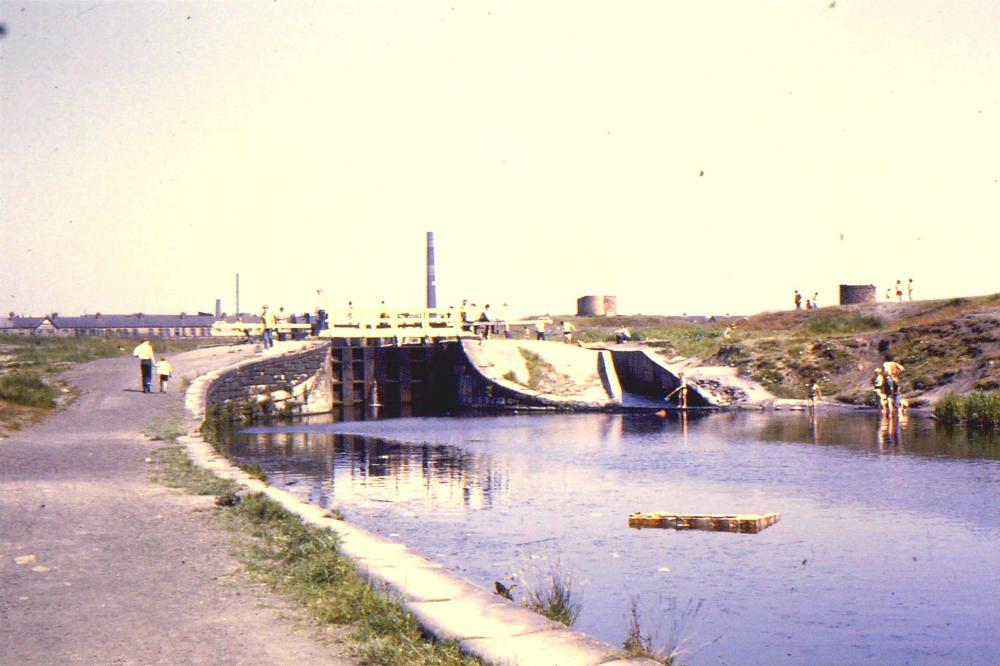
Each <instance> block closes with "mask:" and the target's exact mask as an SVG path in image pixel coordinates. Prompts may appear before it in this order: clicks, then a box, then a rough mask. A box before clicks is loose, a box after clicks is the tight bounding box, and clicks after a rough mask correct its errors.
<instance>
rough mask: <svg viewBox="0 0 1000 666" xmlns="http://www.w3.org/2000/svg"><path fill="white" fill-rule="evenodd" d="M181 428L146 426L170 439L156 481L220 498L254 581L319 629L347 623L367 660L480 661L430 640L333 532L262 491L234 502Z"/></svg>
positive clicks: (222, 516) (454, 664)
mask: <svg viewBox="0 0 1000 666" xmlns="http://www.w3.org/2000/svg"><path fill="white" fill-rule="evenodd" d="M181 432H182V431H181V429H180V423H179V420H177V419H175V418H168V419H163V420H160V421H156V422H153V423H151V424H150V425H149V426H148V427H147V428H146V433H147V434H148V435H149V436H150V437H153V438H154V439H161V440H163V441H165V442H167V443H168V445H167V446H165V447H163V448H161V449H159V450H157V451H156V452H155V454H154V455H155V460H156V461H157V462H160V463H162V465H161V466H160V470H159V471H158V473H157V474H156V476H154V479H155V480H156V481H158V482H159V483H161V484H163V485H165V486H168V487H170V488H178V489H181V490H183V491H185V492H188V493H192V494H197V495H215V496H217V498H218V499H217V502H216V504H217V505H218V508H217V509H216V516H217V519H218V520H219V522H220V523H221V525H222V526H223V527H224V528H225V529H227V530H228V531H229V532H230V534H231V535H232V540H233V544H234V545H233V550H234V555H235V557H236V558H237V559H238V560H239V561H240V562H241V563H242V565H243V567H244V570H245V572H246V573H247V575H248V576H249V578H250V579H251V580H253V581H255V582H262V583H264V584H266V585H267V586H268V587H269V588H271V589H272V590H274V591H275V592H277V593H278V594H280V595H282V596H284V597H286V598H288V599H291V600H292V601H293V602H294V603H295V605H296V607H297V608H298V609H300V610H301V611H303V612H304V613H305V614H306V615H307V616H308V617H309V618H310V619H311V621H312V622H313V623H314V625H315V626H316V627H317V628H318V629H319V630H321V631H322V630H323V629H329V628H331V627H347V639H348V641H349V644H350V646H351V649H352V650H353V652H354V653H355V654H356V655H357V656H358V657H359V658H360V660H361V661H362V662H363V663H365V664H381V665H383V666H409V665H410V664H427V665H428V666H466V665H468V666H473V665H477V664H481V662H480V661H479V660H478V659H475V658H473V657H469V656H467V655H464V654H462V651H461V650H460V649H459V647H458V645H457V644H456V643H453V642H449V643H440V642H437V641H433V640H429V639H427V638H426V637H425V636H424V634H423V630H422V629H421V628H420V625H419V624H418V623H417V621H416V620H415V619H414V618H413V617H412V616H411V615H409V614H408V613H406V611H404V610H403V608H402V607H401V606H400V604H399V602H398V601H396V600H395V599H393V598H392V597H390V596H389V595H387V594H385V593H383V592H381V591H379V590H377V589H375V588H374V587H373V586H371V585H370V584H368V583H366V582H365V581H363V580H361V578H360V577H359V576H358V575H357V573H356V572H355V570H354V566H353V564H352V563H351V561H350V560H349V559H347V558H346V557H344V556H342V555H340V553H339V552H338V541H337V536H336V534H334V533H333V532H331V531H330V530H325V529H320V528H316V527H312V526H307V525H304V524H303V523H302V521H301V520H300V519H299V518H298V517H297V516H295V515H293V514H292V513H290V512H288V511H287V510H285V509H284V508H283V507H282V506H281V505H279V504H277V503H276V502H274V501H272V500H270V499H269V498H267V497H265V496H264V495H250V496H248V497H245V498H243V499H242V501H233V500H234V498H236V497H237V496H236V494H235V492H234V491H235V489H236V486H235V484H233V483H232V482H230V481H226V480H223V479H220V478H218V477H216V476H215V475H214V474H212V473H210V472H208V471H206V470H204V469H202V468H201V467H198V466H197V465H195V464H193V463H192V462H191V460H190V459H189V458H188V457H187V453H186V451H185V450H184V448H183V447H181V446H179V445H177V444H176V437H177V436H178V435H179V434H181ZM261 471H262V470H261ZM219 500H222V501H219Z"/></svg>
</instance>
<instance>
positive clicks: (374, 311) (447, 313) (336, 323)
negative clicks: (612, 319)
mask: <svg viewBox="0 0 1000 666" xmlns="http://www.w3.org/2000/svg"><path fill="white" fill-rule="evenodd" d="M462 314H463V311H462V309H461V308H456V307H448V308H423V309H391V308H382V307H376V308H353V307H352V308H339V309H334V310H329V311H327V312H326V322H325V323H326V328H325V329H324V330H322V331H321V332H320V335H321V336H322V337H336V338H362V337H363V338H378V337H400V338H404V337H405V338H459V337H479V336H480V335H481V334H482V333H483V332H484V330H485V329H487V328H492V329H495V330H496V329H499V328H502V327H504V326H508V327H509V326H534V325H535V323H536V321H537V320H536V319H527V320H515V321H507V320H504V319H503V318H501V317H495V318H493V319H491V320H490V321H478V318H479V316H480V315H481V311H479V310H466V311H465V317H466V319H464V320H463V317H462ZM474 319H475V320H474ZM543 321H545V322H546V323H551V322H552V320H551V319H549V318H547V317H545V318H543ZM314 326H315V324H314V323H294V324H293V323H289V322H287V321H283V322H279V323H278V324H277V327H276V331H277V332H278V333H279V334H280V333H294V332H295V331H310V330H311V329H313V328H314ZM262 332H263V326H262V325H261V324H260V322H235V323H228V322H215V324H214V325H213V326H212V335H217V336H229V337H232V336H246V337H259V336H260V335H261V333H262Z"/></svg>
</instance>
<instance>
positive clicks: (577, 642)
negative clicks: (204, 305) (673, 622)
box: [178, 359, 656, 666]
mask: <svg viewBox="0 0 1000 666" xmlns="http://www.w3.org/2000/svg"><path fill="white" fill-rule="evenodd" d="M252 362H253V359H251V360H249V361H241V362H239V363H235V364H232V365H230V366H228V367H225V368H220V369H218V370H214V371H212V372H209V373H206V374H204V375H201V376H200V377H198V378H196V379H195V380H194V381H193V382H192V383H191V385H190V387H189V388H188V390H187V392H186V394H185V396H184V404H185V408H186V415H187V418H186V419H185V423H186V425H187V429H188V431H189V432H191V433H198V428H199V426H200V424H201V423H202V422H203V421H204V418H205V411H206V404H205V400H206V396H207V394H208V389H209V386H210V385H211V383H212V382H213V381H215V380H216V379H218V377H220V376H221V375H222V374H223V373H224V372H226V371H229V370H231V369H233V368H234V367H237V366H239V365H243V364H247V363H252ZM178 442H179V443H180V444H182V445H183V446H184V447H185V449H186V450H187V454H188V456H189V458H190V459H191V461H192V462H193V463H194V464H196V465H199V466H200V467H202V468H204V469H206V470H208V471H210V472H212V473H213V474H215V475H216V476H219V477H221V478H224V479H228V480H231V481H233V482H235V483H237V484H239V485H240V486H242V487H244V488H246V489H247V490H249V491H251V492H257V493H263V494H265V495H267V496H268V497H270V498H271V499H272V500H274V501H275V502H277V503H278V504H280V505H281V506H282V507H284V508H285V509H286V510H287V511H289V512H291V513H293V514H295V515H297V516H299V517H300V518H301V519H302V521H303V522H305V523H307V524H310V525H314V526H316V527H320V528H325V529H329V530H331V531H333V532H334V533H335V534H337V535H338V537H339V539H340V551H341V552H342V553H343V554H344V555H345V556H347V557H349V558H350V559H351V560H352V561H353V562H354V564H355V567H356V569H357V571H358V573H359V575H361V576H362V577H363V578H364V579H366V580H368V581H369V582H371V583H372V584H373V585H375V586H376V587H378V588H380V589H382V590H384V591H386V592H388V593H390V594H392V595H394V596H396V597H397V598H398V599H400V601H401V603H402V604H403V607H404V608H405V609H406V610H407V611H408V612H410V613H411V614H413V616H414V617H415V618H416V619H417V621H418V622H420V624H421V626H422V627H423V628H424V630H425V631H426V632H427V633H428V634H430V635H431V636H434V637H435V638H436V639H438V640H455V641H458V642H459V645H460V646H461V647H462V649H463V651H465V652H466V653H468V654H471V655H474V656H476V657H479V658H480V659H482V660H483V661H485V662H487V663H490V664H497V665H500V664H502V665H505V666H506V665H510V666H513V665H517V666H534V665H536V664H537V665H538V666H597V665H598V664H605V665H611V664H628V665H629V666H645V665H650V666H652V665H654V664H655V663H656V662H653V661H650V660H648V659H642V658H633V659H621V658H620V657H619V655H620V650H618V649H617V648H615V646H613V645H611V644H609V643H605V642H603V641H598V640H596V639H594V638H592V637H591V636H588V635H586V634H584V633H581V632H578V631H573V630H572V629H568V628H566V627H564V626H563V625H561V624H558V623H556V622H553V621H551V620H549V619H547V618H545V617H543V616H542V615H539V614H538V613H535V612H533V611H530V610H528V609H526V608H522V607H521V606H518V605H516V604H514V603H512V602H511V601H509V600H507V599H504V598H502V597H500V596H498V595H495V594H490V593H488V592H486V591H485V590H483V589H482V588H480V587H479V586H477V585H475V584H473V583H471V582H469V581H467V580H465V579H463V578H461V577H460V576H457V575H455V574H453V573H450V572H448V571H445V570H444V568H443V567H442V566H441V565H440V564H438V563H435V562H432V561H431V560H429V559H427V558H426V557H424V556H422V555H419V554H417V553H415V552H413V551H411V550H410V549H409V548H408V547H407V546H405V545H403V544H400V543H396V542H393V541H389V540H388V539H383V538H382V537H379V536H377V535H375V534H372V533H370V532H368V531H366V530H364V529H362V528H360V527H357V526H355V525H351V524H349V523H346V522H344V521H342V520H338V519H337V518H335V517H334V516H333V515H332V514H331V513H330V512H329V511H326V510H324V509H322V508H320V507H317V506H314V505H312V504H309V503H307V502H304V501H302V500H300V499H299V498H297V497H295V496H294V495H292V494H291V493H288V492H285V491H283V490H279V489H278V488H274V487H272V486H270V485H268V484H266V483H264V482H263V481H260V480H259V479H255V478H253V477H251V476H250V475H249V474H247V473H246V472H244V471H243V470H241V469H239V468H238V467H236V466H235V465H233V464H232V463H231V462H230V461H229V460H227V459H226V458H224V457H223V456H221V455H219V454H218V453H217V452H216V451H215V449H214V447H213V446H212V445H211V444H209V443H208V442H206V441H205V440H204V439H203V438H202V437H201V435H200V434H190V435H185V436H182V437H179V438H178Z"/></svg>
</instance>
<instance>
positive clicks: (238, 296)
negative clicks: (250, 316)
mask: <svg viewBox="0 0 1000 666" xmlns="http://www.w3.org/2000/svg"><path fill="white" fill-rule="evenodd" d="M236 316H237V317H239V316H240V274H239V273H237V274H236Z"/></svg>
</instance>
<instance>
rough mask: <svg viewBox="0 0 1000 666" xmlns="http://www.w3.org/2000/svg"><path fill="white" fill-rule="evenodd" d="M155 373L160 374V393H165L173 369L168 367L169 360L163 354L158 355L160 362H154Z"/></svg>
mask: <svg viewBox="0 0 1000 666" xmlns="http://www.w3.org/2000/svg"><path fill="white" fill-rule="evenodd" d="M156 374H158V375H159V376H160V393H166V392H167V382H168V381H170V375H172V374H173V369H172V368H171V367H170V362H169V361H167V359H166V358H165V357H163V356H161V357H160V362H159V363H157V364H156Z"/></svg>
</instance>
